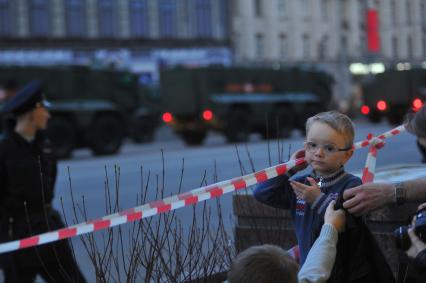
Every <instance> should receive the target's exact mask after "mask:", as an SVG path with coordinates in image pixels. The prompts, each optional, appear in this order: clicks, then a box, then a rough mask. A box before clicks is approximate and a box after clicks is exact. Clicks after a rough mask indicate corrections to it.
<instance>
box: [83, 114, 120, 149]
mask: <svg viewBox="0 0 426 283" xmlns="http://www.w3.org/2000/svg"><path fill="white" fill-rule="evenodd" d="M91 131H92V132H91V133H90V134H89V137H90V140H89V144H90V145H91V146H90V147H91V149H92V152H93V154H95V155H106V154H114V153H117V151H118V150H119V149H120V146H121V144H122V143H123V138H124V133H123V128H122V125H121V123H120V122H119V121H118V120H117V118H115V117H114V116H111V115H104V116H100V117H98V118H97V119H96V120H95V122H94V123H93V127H92V129H91Z"/></svg>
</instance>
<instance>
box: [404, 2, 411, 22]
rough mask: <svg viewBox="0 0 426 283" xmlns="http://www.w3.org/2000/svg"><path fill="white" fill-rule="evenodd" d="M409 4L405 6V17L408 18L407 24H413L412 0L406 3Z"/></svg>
mask: <svg viewBox="0 0 426 283" xmlns="http://www.w3.org/2000/svg"><path fill="white" fill-rule="evenodd" d="M406 4H407V5H406V6H405V9H406V10H405V18H406V22H407V25H411V24H412V20H411V17H412V16H413V15H412V13H411V1H407V3H406Z"/></svg>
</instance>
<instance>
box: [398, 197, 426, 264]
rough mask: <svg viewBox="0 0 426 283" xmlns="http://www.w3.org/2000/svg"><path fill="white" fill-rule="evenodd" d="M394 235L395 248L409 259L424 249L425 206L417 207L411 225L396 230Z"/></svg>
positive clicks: (425, 240) (425, 239) (425, 247)
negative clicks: (403, 252)
mask: <svg viewBox="0 0 426 283" xmlns="http://www.w3.org/2000/svg"><path fill="white" fill-rule="evenodd" d="M394 235H395V239H396V245H397V247H398V248H400V249H402V250H404V251H406V253H407V255H408V256H409V257H411V258H415V257H416V256H417V255H418V254H419V253H420V252H421V251H423V250H424V249H426V243H425V242H426V204H422V205H420V206H419V211H418V212H417V213H416V215H415V216H414V217H413V221H412V223H411V225H409V226H401V227H399V228H397V229H396V230H395V231H394Z"/></svg>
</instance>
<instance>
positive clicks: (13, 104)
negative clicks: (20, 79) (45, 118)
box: [3, 81, 50, 115]
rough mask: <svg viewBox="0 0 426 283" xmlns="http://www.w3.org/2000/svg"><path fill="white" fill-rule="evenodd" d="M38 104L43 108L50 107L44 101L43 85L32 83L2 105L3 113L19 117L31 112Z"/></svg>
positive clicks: (36, 82)
mask: <svg viewBox="0 0 426 283" xmlns="http://www.w3.org/2000/svg"><path fill="white" fill-rule="evenodd" d="M38 104H40V105H41V106H44V107H49V105H50V104H49V103H48V102H47V101H46V100H45V99H44V94H43V83H42V82H41V81H32V82H30V83H29V84H27V85H26V86H25V87H23V88H22V89H21V90H19V91H18V92H17V93H16V95H14V96H13V97H12V98H10V99H9V100H8V101H7V102H6V103H5V104H4V106H3V112H10V113H12V114H14V115H20V114H23V113H26V112H29V111H31V110H33V109H34V108H36V106H37V105H38Z"/></svg>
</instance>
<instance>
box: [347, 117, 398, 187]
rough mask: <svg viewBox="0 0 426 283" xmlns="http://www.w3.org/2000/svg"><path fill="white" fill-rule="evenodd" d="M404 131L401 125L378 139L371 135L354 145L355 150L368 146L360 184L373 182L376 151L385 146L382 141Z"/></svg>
mask: <svg viewBox="0 0 426 283" xmlns="http://www.w3.org/2000/svg"><path fill="white" fill-rule="evenodd" d="M404 131H405V127H404V126H403V125H401V126H399V127H396V128H395V129H392V130H390V131H388V132H386V133H384V134H382V135H380V136H378V137H374V136H373V135H372V134H369V135H368V136H367V139H366V140H365V141H362V142H360V143H357V144H356V145H355V148H357V146H358V148H361V147H366V146H368V145H370V148H369V150H368V154H367V160H366V162H365V167H364V170H363V172H362V183H371V182H373V180H374V176H375V174H376V160H377V150H378V149H381V148H382V147H383V146H384V145H385V143H384V141H383V140H384V139H385V138H389V137H392V136H395V135H398V134H400V133H401V132H404Z"/></svg>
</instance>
